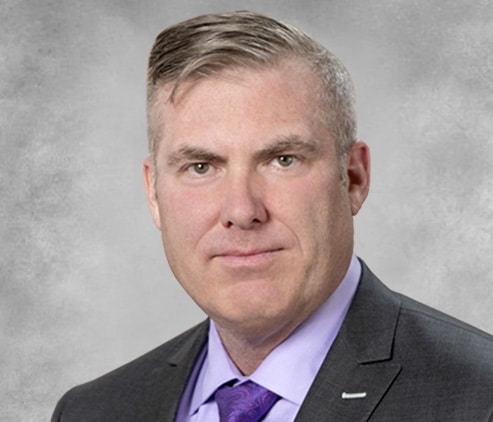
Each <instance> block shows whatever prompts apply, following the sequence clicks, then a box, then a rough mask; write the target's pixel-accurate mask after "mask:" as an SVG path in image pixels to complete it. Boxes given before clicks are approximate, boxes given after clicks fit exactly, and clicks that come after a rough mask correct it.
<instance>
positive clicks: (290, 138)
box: [144, 61, 368, 338]
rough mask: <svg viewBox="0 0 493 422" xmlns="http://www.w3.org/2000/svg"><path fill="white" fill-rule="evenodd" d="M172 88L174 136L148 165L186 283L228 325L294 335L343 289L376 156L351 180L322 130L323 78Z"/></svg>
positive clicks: (166, 117)
mask: <svg viewBox="0 0 493 422" xmlns="http://www.w3.org/2000/svg"><path fill="white" fill-rule="evenodd" d="M170 89H171V88H170V87H166V86H165V87H163V88H161V92H160V93H159V95H160V99H161V101H160V102H159V104H158V105H157V106H156V107H158V109H157V114H158V115H159V118H161V119H162V123H163V124H162V127H163V128H164V129H163V132H162V133H161V137H160V140H159V148H158V153H157V156H156V173H157V180H156V181H154V180H153V176H152V170H151V164H150V160H149V159H148V160H146V162H145V164H144V173H145V178H146V187H147V192H148V201H149V206H150V209H151V214H152V216H153V219H154V221H155V223H156V225H157V227H158V228H159V229H160V230H161V233H162V240H163V244H164V248H165V252H166V255H167V258H168V261H169V264H170V267H171V269H172V271H173V272H174V274H175V276H176V278H177V279H178V280H179V282H180V283H181V284H182V286H183V287H184V288H185V290H186V291H187V292H188V294H189V295H190V296H191V297H192V298H193V299H194V300H195V301H196V302H197V304H198V305H199V306H200V307H201V308H202V309H203V310H204V312H205V313H207V314H208V315H209V316H210V317H211V318H212V319H213V320H215V321H216V323H217V324H218V327H220V329H221V328H222V329H228V330H236V331H238V332H243V333H244V334H245V335H250V336H252V338H253V337H255V336H256V335H257V336H265V335H275V333H276V332H282V331H283V330H287V331H290V330H292V329H294V327H296V326H297V325H298V324H299V323H300V322H302V321H303V320H304V319H305V318H306V317H308V316H309V315H310V314H311V313H312V312H313V311H314V310H315V309H316V308H318V306H320V305H321V304H322V303H323V301H325V300H326V299H327V298H328V296H329V295H330V294H331V293H332V292H333V291H334V289H335V288H336V287H337V285H338V284H339V282H340V281H341V279H342V277H343V276H344V273H345V271H346V269H347V266H348V264H349V260H350V256H351V253H352V247H353V226H352V216H353V215H354V214H356V212H357V211H358V210H359V207H360V206H361V204H362V202H363V201H364V199H365V197H366V192H367V187H368V186H367V185H368V151H367V148H366V146H365V145H364V144H362V143H357V144H356V145H355V146H354V147H353V148H352V149H351V151H350V152H349V155H348V159H347V160H346V161H347V163H348V166H349V167H348V169H347V171H346V173H347V178H348V181H347V183H346V184H343V183H342V182H341V173H340V164H339V158H338V156H337V154H336V147H335V144H334V141H333V140H332V139H331V136H330V134H329V131H328V129H327V128H326V127H325V126H324V125H323V124H321V120H320V118H318V117H317V116H318V115H319V112H318V109H319V103H318V100H317V92H320V90H321V86H320V83H319V81H318V79H317V78H316V77H315V76H314V75H313V74H312V73H311V72H310V71H309V70H308V69H307V68H306V67H305V66H303V65H301V64H300V63H297V62H294V61H293V62H287V63H284V64H283V65H282V66H279V67H275V68H272V69H268V70H244V69H243V70H236V71H230V72H228V73H226V74H223V75H220V76H217V77H214V78H208V79H204V80H201V81H199V82H196V83H194V84H190V85H186V86H183V87H181V88H180V91H179V95H178V96H177V97H176V99H175V102H174V104H172V103H171V102H169V101H167V98H168V95H169V93H170Z"/></svg>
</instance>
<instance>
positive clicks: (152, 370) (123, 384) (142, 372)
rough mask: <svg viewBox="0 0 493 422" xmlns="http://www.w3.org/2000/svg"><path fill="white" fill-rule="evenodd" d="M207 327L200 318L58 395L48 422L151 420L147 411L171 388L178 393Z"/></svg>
mask: <svg viewBox="0 0 493 422" xmlns="http://www.w3.org/2000/svg"><path fill="white" fill-rule="evenodd" d="M207 327H208V323H207V322H204V323H202V324H200V325H198V326H196V327H194V328H192V329H190V330H188V331H186V332H184V333H182V334H181V335H179V336H177V337H175V338H173V339H171V340H170V341H168V342H166V343H164V344H162V345H161V346H159V347H157V348H155V349H154V350H151V351H150V352H148V353H146V354H144V355H142V356H140V357H138V358H137V359H135V360H133V361H131V362H129V363H127V364H125V365H123V366H121V367H119V368H117V369H115V370H113V371H111V372H109V373H107V374H105V375H103V376H101V377H99V378H97V379H95V380H93V381H90V382H87V383H85V384H82V385H79V386H77V387H74V388H72V389H71V390H69V391H68V392H67V393H66V394H65V395H64V396H63V397H62V398H61V399H60V401H59V403H58V405H57V408H56V410H55V413H54V415H53V419H52V421H74V422H75V421H77V422H79V421H85V420H88V421H89V420H90V421H99V420H121V421H127V420H128V421H130V420H132V421H137V420H139V421H140V420H142V421H144V420H146V418H150V415H151V412H158V410H159V409H158V407H157V406H158V404H159V403H162V402H163V401H165V400H166V397H167V396H168V397H171V396H172V395H173V394H175V390H176V395H177V397H179V396H180V395H181V390H180V389H181V388H182V387H183V386H184V385H185V382H186V379H187V377H188V373H189V371H190V370H191V368H192V367H193V365H194V363H195V359H196V357H197V356H198V354H199V353H200V350H201V349H202V347H203V344H204V343H205V341H206V338H207ZM173 404H174V403H173ZM134 413H135V415H134ZM61 415H62V416H61ZM137 415H138V416H137ZM146 415H147V416H146ZM112 418H113V419H112Z"/></svg>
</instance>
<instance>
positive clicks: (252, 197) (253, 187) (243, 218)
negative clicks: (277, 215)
mask: <svg viewBox="0 0 493 422" xmlns="http://www.w3.org/2000/svg"><path fill="white" fill-rule="evenodd" d="M224 184H225V188H224V190H223V192H222V193H223V195H224V196H223V198H221V199H220V200H221V201H222V202H223V205H222V210H221V223H222V225H223V226H224V227H228V228H229V227H237V228H239V229H242V230H251V229H253V228H255V227H257V226H259V225H261V224H262V223H264V222H266V221H267V219H268V212H267V209H266V207H265V203H264V189H263V186H262V182H261V180H257V178H256V177H255V175H253V174H250V173H247V172H242V174H235V175H228V177H227V178H226V180H224Z"/></svg>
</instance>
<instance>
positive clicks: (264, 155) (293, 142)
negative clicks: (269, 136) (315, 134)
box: [255, 135, 319, 161]
mask: <svg viewBox="0 0 493 422" xmlns="http://www.w3.org/2000/svg"><path fill="white" fill-rule="evenodd" d="M318 150H319V143H318V142H316V141H315V140H308V139H307V140H305V139H302V138H300V137H299V136H298V135H288V136H280V137H277V138H276V139H275V140H274V141H273V142H272V143H270V144H269V145H267V146H266V147H265V148H262V149H261V150H260V151H258V152H256V153H255V159H256V160H258V161H262V160H265V159H268V158H271V157H275V156H276V155H282V154H286V153H288V152H304V153H307V154H309V153H314V152H316V151H318Z"/></svg>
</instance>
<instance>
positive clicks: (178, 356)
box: [151, 321, 209, 421]
mask: <svg viewBox="0 0 493 422" xmlns="http://www.w3.org/2000/svg"><path fill="white" fill-rule="evenodd" d="M208 327H209V323H208V321H206V322H203V323H202V324H200V325H199V326H198V327H195V328H193V329H191V330H190V331H189V332H187V333H184V334H183V335H182V337H183V341H182V342H180V343H179V344H178V345H177V346H176V348H175V351H174V352H173V353H171V355H170V357H169V358H168V359H167V361H166V362H164V363H163V364H162V365H161V366H159V367H157V368H156V369H155V371H154V377H153V380H152V381H151V382H153V383H154V387H153V389H152V394H153V395H154V400H153V402H154V403H155V404H156V408H157V409H159V410H158V417H157V418H156V419H152V420H159V421H173V420H175V417H176V413H177V410H178V405H179V404H180V400H181V396H182V395H183V392H184V390H185V388H186V386H187V382H188V378H189V377H190V374H191V372H192V370H193V368H194V366H195V362H196V360H197V358H198V356H199V354H200V351H201V350H202V347H203V346H204V344H205V342H206V341H207V333H208Z"/></svg>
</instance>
